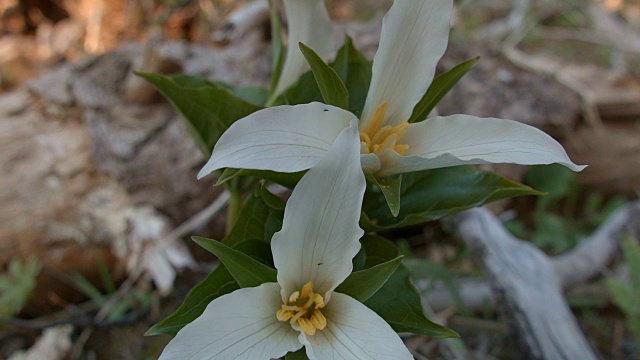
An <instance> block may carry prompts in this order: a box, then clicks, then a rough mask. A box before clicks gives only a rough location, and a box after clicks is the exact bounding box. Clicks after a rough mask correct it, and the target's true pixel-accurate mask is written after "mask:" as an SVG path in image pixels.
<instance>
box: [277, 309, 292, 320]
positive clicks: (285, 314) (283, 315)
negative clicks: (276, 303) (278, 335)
mask: <svg viewBox="0 0 640 360" xmlns="http://www.w3.org/2000/svg"><path fill="white" fill-rule="evenodd" d="M276 317H277V318H278V320H280V321H287V320H289V319H291V318H292V317H293V311H288V310H285V309H280V310H278V312H277V313H276Z"/></svg>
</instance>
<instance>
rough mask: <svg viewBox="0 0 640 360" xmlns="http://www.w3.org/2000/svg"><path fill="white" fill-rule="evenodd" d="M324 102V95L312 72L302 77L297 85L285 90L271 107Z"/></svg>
mask: <svg viewBox="0 0 640 360" xmlns="http://www.w3.org/2000/svg"><path fill="white" fill-rule="evenodd" d="M311 102H322V94H321V93H320V89H319V88H318V84H317V83H316V79H315V77H313V73H312V72H311V71H307V72H306V73H304V74H302V75H301V76H300V79H299V80H298V82H297V83H295V84H294V85H292V86H291V87H289V88H288V89H287V90H285V91H284V92H283V93H282V94H281V95H280V96H278V98H277V99H275V101H273V103H272V104H271V105H273V106H276V105H296V104H308V103H311Z"/></svg>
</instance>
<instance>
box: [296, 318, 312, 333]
mask: <svg viewBox="0 0 640 360" xmlns="http://www.w3.org/2000/svg"><path fill="white" fill-rule="evenodd" d="M298 325H299V326H300V330H302V331H304V332H305V334H307V335H315V334H316V327H315V326H313V324H312V323H311V321H309V320H307V319H305V318H300V319H298Z"/></svg>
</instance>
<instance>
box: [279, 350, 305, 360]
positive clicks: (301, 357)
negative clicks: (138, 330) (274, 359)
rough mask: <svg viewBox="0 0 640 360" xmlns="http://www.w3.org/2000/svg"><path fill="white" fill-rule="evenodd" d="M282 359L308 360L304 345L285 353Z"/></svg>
mask: <svg viewBox="0 0 640 360" xmlns="http://www.w3.org/2000/svg"><path fill="white" fill-rule="evenodd" d="M284 360H309V358H308V357H307V352H306V350H305V348H304V347H302V349H300V350H298V351H296V352H290V353H288V354H287V355H285V357H284Z"/></svg>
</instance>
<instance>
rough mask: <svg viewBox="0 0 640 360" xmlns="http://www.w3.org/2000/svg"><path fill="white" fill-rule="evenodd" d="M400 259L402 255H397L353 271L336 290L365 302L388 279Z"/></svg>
mask: <svg viewBox="0 0 640 360" xmlns="http://www.w3.org/2000/svg"><path fill="white" fill-rule="evenodd" d="M401 260H402V256H398V257H396V258H395V259H393V260H390V261H387V262H385V263H382V264H378V265H375V266H373V267H370V268H368V269H364V270H360V271H354V272H352V273H351V275H349V277H347V278H346V279H345V280H344V282H342V284H340V285H339V286H338V287H337V288H336V291H337V292H339V293H343V294H346V295H349V296H351V297H352V298H354V299H356V300H358V301H360V302H365V301H366V300H367V299H368V298H370V297H371V296H372V295H373V294H375V293H376V292H377V291H378V290H380V288H381V287H382V286H383V285H384V284H385V283H386V282H387V280H389V277H390V276H391V275H392V274H393V273H394V272H395V271H396V269H397V268H398V266H399V265H400V262H401Z"/></svg>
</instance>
